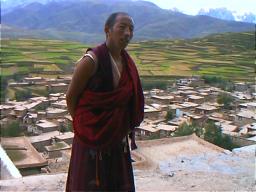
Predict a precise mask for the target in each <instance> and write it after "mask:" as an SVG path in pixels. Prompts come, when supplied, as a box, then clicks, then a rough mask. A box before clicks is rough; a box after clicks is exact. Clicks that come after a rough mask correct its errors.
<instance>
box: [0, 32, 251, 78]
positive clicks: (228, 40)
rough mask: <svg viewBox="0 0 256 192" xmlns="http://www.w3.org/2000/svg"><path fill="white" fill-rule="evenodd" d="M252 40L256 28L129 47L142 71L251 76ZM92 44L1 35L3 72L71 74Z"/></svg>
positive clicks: (150, 73)
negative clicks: (3, 36)
mask: <svg viewBox="0 0 256 192" xmlns="http://www.w3.org/2000/svg"><path fill="white" fill-rule="evenodd" d="M254 40H255V35H254V33H253V32H245V33H225V34H216V35H211V36H207V37H205V38H200V39H199V38H198V39H191V40H161V41H143V42H136V43H131V44H130V45H129V46H128V48H127V49H128V50H129V52H130V54H131V56H132V57H133V59H134V60H135V62H136V64H137V66H138V69H139V72H140V74H141V76H155V77H160V76H165V77H174V76H175V77H179V76H181V77H182V76H191V75H215V76H220V77H223V78H228V79H232V80H241V81H253V80H254V76H255V62H254V56H255V55H254V54H255V51H254ZM89 46H91V45H85V44H81V43H76V42H64V41H58V40H39V39H3V40H2V49H1V58H2V62H1V64H0V71H1V76H5V77H10V78H11V77H12V76H14V75H15V74H21V75H30V76H43V77H57V76H62V75H63V76H64V75H69V74H71V73H72V71H73V67H74V63H75V61H76V60H78V59H79V58H80V57H81V56H82V54H83V52H84V51H85V50H86V48H87V47H89ZM92 46H93V45H92Z"/></svg>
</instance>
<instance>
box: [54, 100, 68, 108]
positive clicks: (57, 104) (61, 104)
mask: <svg viewBox="0 0 256 192" xmlns="http://www.w3.org/2000/svg"><path fill="white" fill-rule="evenodd" d="M51 106H52V107H54V108H59V109H67V102H66V100H60V101H56V102H54V103H52V104H51Z"/></svg>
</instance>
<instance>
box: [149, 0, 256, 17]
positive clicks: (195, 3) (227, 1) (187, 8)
mask: <svg viewBox="0 0 256 192" xmlns="http://www.w3.org/2000/svg"><path fill="white" fill-rule="evenodd" d="M146 1H151V2H153V3H155V4H156V5H158V6H159V7H161V8H163V9H171V8H174V7H176V8H177V9H179V10H180V11H182V12H183V13H185V14H188V15H195V14H197V12H198V11H199V10H200V9H201V8H204V9H207V8H220V7H226V8H227V9H229V10H230V11H236V12H237V13H239V14H243V13H245V12H252V13H254V14H256V0H146Z"/></svg>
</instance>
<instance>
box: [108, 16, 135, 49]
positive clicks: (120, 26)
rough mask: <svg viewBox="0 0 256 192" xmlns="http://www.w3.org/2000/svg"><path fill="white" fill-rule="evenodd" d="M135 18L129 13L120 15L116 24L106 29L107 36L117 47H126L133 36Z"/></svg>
mask: <svg viewBox="0 0 256 192" xmlns="http://www.w3.org/2000/svg"><path fill="white" fill-rule="evenodd" d="M133 28H134V24H133V20H132V18H131V17H130V16H127V15H121V14H120V15H118V16H117V17H116V20H115V24H114V25H113V27H111V28H107V29H106V33H107V38H108V40H109V41H110V43H112V44H113V45H114V46H115V47H116V48H120V49H124V48H125V47H126V46H127V45H128V43H129V42H130V40H131V39H132V37H133Z"/></svg>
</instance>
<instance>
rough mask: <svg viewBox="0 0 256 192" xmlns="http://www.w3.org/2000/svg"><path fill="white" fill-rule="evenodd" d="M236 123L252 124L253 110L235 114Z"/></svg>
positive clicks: (254, 113) (254, 117) (255, 114)
mask: <svg viewBox="0 0 256 192" xmlns="http://www.w3.org/2000/svg"><path fill="white" fill-rule="evenodd" d="M236 116H237V118H236V121H238V122H243V123H244V124H249V123H254V122H255V121H256V112H255V110H241V111H239V112H238V113H237V114H236Z"/></svg>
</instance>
